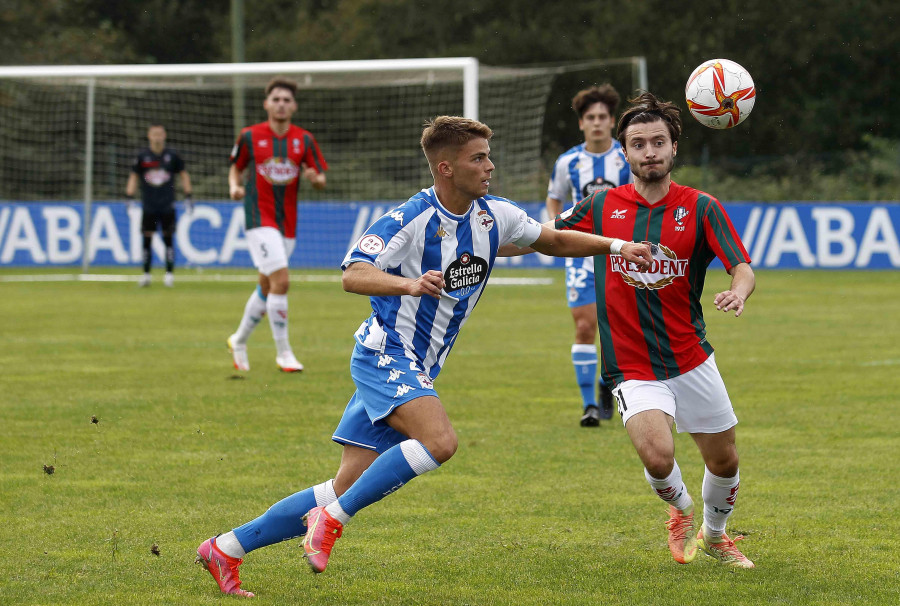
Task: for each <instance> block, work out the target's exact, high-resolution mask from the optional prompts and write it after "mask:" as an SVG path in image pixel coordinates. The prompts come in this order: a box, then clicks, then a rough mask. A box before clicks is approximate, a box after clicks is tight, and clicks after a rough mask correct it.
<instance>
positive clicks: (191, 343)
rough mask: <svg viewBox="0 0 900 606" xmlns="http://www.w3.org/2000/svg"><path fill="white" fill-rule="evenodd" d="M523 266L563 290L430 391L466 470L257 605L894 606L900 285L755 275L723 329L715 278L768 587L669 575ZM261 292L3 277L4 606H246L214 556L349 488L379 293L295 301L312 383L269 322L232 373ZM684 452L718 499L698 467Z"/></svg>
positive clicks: (278, 584) (495, 314) (457, 362)
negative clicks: (350, 454) (352, 437)
mask: <svg viewBox="0 0 900 606" xmlns="http://www.w3.org/2000/svg"><path fill="white" fill-rule="evenodd" d="M10 273H11V272H8V271H7V272H4V273H3V274H0V278H2V277H3V275H9V274H10ZM18 273H22V272H18ZM247 274H249V272H247ZM183 275H184V274H183ZM328 275H331V276H334V275H335V274H328ZM498 275H510V274H509V273H498ZM515 275H530V276H540V277H548V276H552V277H554V278H555V279H556V283H555V284H553V285H543V286H500V285H493V286H491V287H489V289H488V292H487V294H486V295H485V297H484V299H483V300H482V302H481V303H480V304H479V309H478V311H477V312H476V313H475V314H474V315H473V317H472V319H471V321H470V322H469V324H468V326H467V327H466V329H465V330H464V331H463V333H462V335H461V337H460V339H459V343H457V346H456V347H455V349H454V352H453V353H452V354H451V356H450V359H449V361H448V363H447V365H446V367H445V370H444V372H443V373H442V375H441V377H440V379H439V380H438V383H437V388H438V390H439V392H440V394H441V397H442V399H443V401H444V403H445V405H446V407H447V409H448V411H449V414H450V418H451V420H453V422H454V425H455V427H456V430H457V433H458V435H459V439H460V448H459V451H458V453H457V455H456V456H455V457H454V458H453V459H452V460H451V461H449V462H448V463H447V464H445V465H444V467H443V468H441V469H440V470H438V471H436V472H434V473H431V474H428V475H426V476H424V477H422V478H419V479H417V480H416V481H415V482H413V483H411V484H410V485H409V486H407V487H405V488H404V489H403V490H401V491H399V492H398V493H397V494H395V495H392V496H391V497H389V498H387V499H385V500H384V501H382V502H380V503H378V504H376V505H374V506H372V507H370V508H368V509H366V510H363V511H362V512H360V513H359V515H357V517H356V519H354V521H353V523H352V524H351V525H349V526H348V527H347V529H346V531H345V534H344V538H343V539H341V541H340V542H339V543H338V545H337V547H336V549H335V552H334V555H333V557H332V561H331V564H330V565H329V568H328V571H327V572H326V573H324V574H323V575H320V576H318V577H315V576H313V575H312V574H311V573H310V572H309V571H308V569H307V567H306V564H305V563H304V562H303V561H302V560H301V559H300V555H299V554H300V552H301V550H300V548H299V542H298V541H292V542H289V543H285V544H281V545H275V546H271V547H269V548H267V549H263V550H260V551H257V552H254V553H252V554H251V555H249V556H248V557H247V559H246V561H245V564H244V566H243V569H242V573H243V578H244V585H245V587H246V588H249V589H251V590H253V591H255V592H257V596H258V599H257V602H258V603H261V604H287V603H294V604H385V605H387V604H390V605H399V604H417V605H418V604H448V605H459V604H479V605H482V604H483V605H491V604H515V605H517V606H522V605H531V604H534V605H543V604H589V603H596V604H600V603H602V604H654V603H671V604H725V603H728V604H791V605H793V604H892V605H893V604H896V603H898V602H900V590H898V582H897V555H896V544H897V540H898V538H900V523H898V510H897V507H898V505H897V504H898V502H900V491H898V488H897V486H898V484H897V480H896V479H897V477H898V476H900V463H898V460H900V459H898V453H900V439H898V431H897V428H898V427H900V406H898V403H897V402H898V398H897V385H898V380H897V375H898V370H900V341H898V334H900V298H898V296H897V295H898V293H900V274H898V273H897V272H799V271H798V272H773V271H768V272H759V273H758V276H757V278H758V291H757V293H756V294H755V295H754V296H753V298H752V299H751V300H750V302H749V304H748V307H747V311H746V313H745V315H744V316H743V317H742V318H739V319H735V318H733V317H732V316H730V315H729V316H726V315H724V314H719V313H714V312H712V311H709V309H710V305H709V303H710V302H711V300H712V295H713V293H714V292H715V291H716V290H720V289H722V288H723V287H724V285H725V284H726V281H725V278H726V276H725V274H724V272H721V271H717V272H714V273H713V274H712V275H711V276H710V279H709V283H708V284H707V291H706V295H705V302H706V303H707V321H708V324H709V335H710V341H711V342H712V343H713V345H714V346H716V349H717V352H718V353H717V362H718V365H719V368H720V370H721V371H722V374H723V375H724V377H725V382H726V384H727V386H728V388H729V392H730V395H731V397H732V400H733V402H734V404H735V408H736V411H737V414H738V417H739V419H740V421H741V422H740V425H738V448H739V451H740V453H741V480H742V482H741V484H742V490H741V493H740V497H739V500H738V503H737V509H736V511H735V514H734V515H733V516H732V518H731V519H730V520H729V532H730V533H733V534H738V533H743V534H744V535H746V539H745V540H744V541H743V542H742V543H741V545H742V548H743V549H744V551H745V553H747V554H748V555H749V556H750V557H751V558H752V559H753V560H754V561H756V563H757V566H758V568H757V569H756V570H752V571H733V570H731V569H727V568H724V567H721V566H718V565H716V563H715V562H713V561H712V560H711V559H710V558H706V557H704V556H700V559H698V561H696V562H694V563H693V564H691V565H690V566H679V565H677V564H675V563H674V562H673V561H672V559H671V557H670V556H669V554H668V550H667V549H666V544H665V527H664V525H663V523H664V521H665V508H664V506H663V504H662V503H661V502H660V501H659V500H658V499H657V498H655V497H654V496H653V495H652V493H651V491H650V489H649V488H648V486H647V484H646V482H645V481H644V479H643V475H642V472H641V466H640V463H639V462H638V459H637V457H636V455H635V454H634V452H633V449H632V447H631V445H630V443H629V441H628V439H627V436H626V435H625V432H624V429H623V428H622V427H621V425H620V424H619V423H618V422H617V421H616V422H613V423H609V424H605V425H604V426H603V427H601V428H600V429H599V430H586V429H581V428H580V427H578V423H577V419H578V417H579V413H580V406H579V398H578V396H577V392H576V388H575V386H574V380H573V372H572V368H571V363H570V361H569V347H570V344H571V338H572V333H573V329H572V322H571V319H570V317H569V314H568V311H567V309H566V307H565V303H564V299H563V296H564V295H563V292H562V290H563V289H562V285H561V284H560V279H561V273H559V272H550V273H543V272H531V273H525V274H521V273H517V274H515ZM251 288H252V283H251V282H243V283H240V282H190V281H186V280H182V281H181V282H179V283H178V285H177V287H176V288H175V289H172V290H167V289H163V288H161V287H160V286H158V285H154V286H153V287H151V288H150V289H146V290H139V289H137V288H136V287H135V285H134V283H133V282H132V283H86V282H58V283H38V282H33V283H32V282H30V283H24V282H0V295H2V296H0V317H2V320H0V343H2V348H0V414H2V417H0V419H2V422H0V444H2V446H0V452H2V457H0V484H2V488H0V512H2V523H0V563H2V574H0V604H117V605H122V604H140V605H144V604H219V603H223V601H227V602H229V603H231V602H232V600H233V599H232V598H228V597H224V596H221V595H220V594H219V592H218V589H217V588H216V587H215V585H214V583H213V581H212V580H211V579H210V578H209V575H208V574H207V573H206V572H205V571H203V570H202V569H201V568H200V567H195V566H194V565H193V564H192V560H193V554H194V549H195V548H196V546H197V545H198V544H199V543H200V542H201V541H202V540H204V539H206V538H207V537H209V536H210V535H212V534H215V533H217V532H222V531H225V530H228V529H230V528H232V527H234V526H237V525H239V524H241V523H243V522H245V521H247V520H248V519H251V518H253V517H256V516H257V515H259V514H260V513H262V512H263V511H264V510H265V509H266V508H267V507H268V506H269V505H270V504H272V503H273V502H275V501H277V500H279V499H280V498H282V497H284V496H286V495H288V494H291V493H292V492H295V491H297V490H300V489H303V488H305V487H307V486H309V485H312V484H315V483H319V482H322V481H324V480H326V479H327V478H329V477H332V475H333V472H334V470H335V469H336V467H337V465H338V462H339V459H340V448H339V447H338V446H337V445H335V444H333V443H332V442H330V436H331V431H332V430H333V429H334V426H335V425H336V423H337V421H338V419H339V418H340V415H341V412H342V410H343V407H344V405H345V404H346V401H347V399H348V398H349V396H350V394H351V393H352V390H353V387H352V382H351V380H350V377H349V372H348V366H349V355H350V349H351V343H352V333H353V331H354V330H355V329H356V327H357V326H358V324H359V322H360V321H361V320H362V319H363V318H364V317H365V316H366V315H367V313H368V301H367V300H366V299H365V298H363V297H359V296H355V295H350V294H346V293H344V292H342V291H341V289H340V286H339V285H338V284H337V283H335V282H297V283H295V284H294V287H293V290H292V292H291V317H292V319H291V333H292V340H293V344H294V347H295V350H296V351H297V353H298V357H299V358H300V359H301V361H303V362H304V364H306V366H307V371H306V372H305V373H303V374H302V375H284V374H280V373H278V372H277V370H276V368H275V365H274V346H273V344H272V341H271V337H270V331H269V329H268V327H267V326H262V327H261V328H260V329H259V330H258V331H257V333H256V334H254V335H253V337H252V339H251V341H250V356H251V363H252V364H253V370H252V371H251V372H250V373H247V374H246V376H245V377H244V378H235V373H234V371H233V370H232V369H231V367H230V360H229V356H228V353H227V351H226V350H225V348H224V340H225V337H226V336H227V335H228V334H230V332H232V331H233V329H234V327H235V326H236V323H237V321H238V319H239V314H240V313H241V310H242V309H243V305H244V302H245V300H246V297H247V296H248V294H249V292H250V290H251ZM92 416H96V418H97V419H98V420H99V423H92V422H91V418H92ZM676 445H677V446H676V448H677V456H678V460H679V463H680V465H681V468H682V470H683V471H684V474H685V480H686V482H687V483H688V487H689V489H690V490H691V492H692V494H693V495H694V496H695V498H697V499H699V497H700V481H701V478H702V470H703V466H702V461H701V459H700V458H699V455H698V454H697V451H696V448H695V447H694V446H693V444H692V442H691V440H690V438H689V437H687V436H683V435H678V436H676ZM44 465H53V467H54V469H55V472H54V473H53V474H52V475H48V474H46V473H45V472H44V471H43V468H42V467H43V466H44ZM154 544H155V545H157V546H158V548H159V552H160V554H159V555H158V556H157V555H154V554H152V553H151V547H152V546H153V545H154Z"/></svg>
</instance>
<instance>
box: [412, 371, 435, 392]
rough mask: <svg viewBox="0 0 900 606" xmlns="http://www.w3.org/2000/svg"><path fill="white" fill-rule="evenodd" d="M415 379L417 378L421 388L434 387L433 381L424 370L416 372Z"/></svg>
mask: <svg viewBox="0 0 900 606" xmlns="http://www.w3.org/2000/svg"><path fill="white" fill-rule="evenodd" d="M416 379H418V380H419V385H421V386H422V388H423V389H432V388H433V387H434V381H432V380H431V377H429V376H428V375H426V374H425V373H424V372H420V373H419V374H417V375H416Z"/></svg>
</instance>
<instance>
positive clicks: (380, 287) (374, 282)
mask: <svg viewBox="0 0 900 606" xmlns="http://www.w3.org/2000/svg"><path fill="white" fill-rule="evenodd" d="M341 286H343V287H344V290H345V291H347V292H352V293H356V294H358V295H366V296H370V297H388V296H399V295H410V296H411V297H421V296H422V295H428V296H429V297H434V298H435V299H440V298H441V290H443V288H444V274H442V273H441V272H439V271H436V270H433V269H432V270H429V271H427V272H425V274H424V275H422V276H420V277H419V278H416V279H415V280H414V279H412V278H404V277H403V276H395V275H394V274H389V273H387V272H384V271H381V270H380V269H378V268H377V267H375V266H374V265H371V264H369V263H364V262H362V261H357V262H355V263H351V264H350V265H349V266H348V267H347V269H345V270H344V275H343V277H342V278H341Z"/></svg>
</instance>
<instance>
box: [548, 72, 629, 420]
mask: <svg viewBox="0 0 900 606" xmlns="http://www.w3.org/2000/svg"><path fill="white" fill-rule="evenodd" d="M618 106H619V93H617V92H616V89H615V88H613V87H612V86H611V85H609V84H603V85H601V86H592V87H590V88H586V89H584V90H581V91H579V92H578V94H576V95H575V97H574V98H573V99H572V109H573V110H575V114H576V115H577V116H578V128H579V129H580V130H581V132H582V133H584V142H583V143H579V144H578V145H576V146H575V147H573V148H571V149H569V150H568V151H566V152H565V153H563V154H561V155H560V156H559V158H557V160H556V162H555V163H554V165H553V172H552V173H551V175H550V185H549V187H548V189H547V213H548V215H549V217H550V218H551V219H552V218H553V217H556V216H557V215H558V214H559V213H560V212H562V210H563V203H564V201H566V200H571V203H572V204H575V203H577V202H578V201H579V200H582V199H584V198H587V197H588V196H590V195H591V194H593V193H596V192H598V191H604V190H606V189H610V188H612V187H617V186H619V185H624V184H626V183H631V181H632V177H631V170H630V169H629V168H628V163H627V162H625V155H624V153H623V152H622V146H621V145H619V142H618V141H616V140H615V139H613V137H612V129H613V124H614V122H615V115H616V108H617V107H618ZM566 300H567V301H568V304H569V309H570V310H571V312H572V319H573V320H574V321H575V343H574V344H573V345H572V365H573V366H574V367H575V380H576V382H577V383H578V388H579V389H580V390H581V399H582V416H581V426H582V427H597V426H598V425H600V419H611V418H612V411H613V405H612V393H611V392H610V390H609V387H607V385H606V384H605V383H604V382H603V379H602V378H601V379H600V380H599V383H598V385H597V394H598V397H595V395H594V393H595V392H594V383H595V382H597V380H598V379H597V346H596V340H597V305H596V302H597V297H596V294H595V293H594V259H593V258H592V257H584V258H577V259H566ZM598 404H599V406H598Z"/></svg>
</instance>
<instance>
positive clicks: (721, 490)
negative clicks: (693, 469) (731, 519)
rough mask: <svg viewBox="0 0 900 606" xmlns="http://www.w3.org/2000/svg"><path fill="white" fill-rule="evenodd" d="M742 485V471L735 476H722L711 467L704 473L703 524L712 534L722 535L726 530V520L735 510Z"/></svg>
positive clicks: (715, 535)
mask: <svg viewBox="0 0 900 606" xmlns="http://www.w3.org/2000/svg"><path fill="white" fill-rule="evenodd" d="M740 487H741V474H740V472H738V473H736V474H734V477H733V478H720V477H719V476H715V475H713V474H712V473H710V471H709V469H707V470H706V473H704V474H703V524H704V525H705V526H706V529H707V530H708V531H709V533H710V534H711V535H712V536H714V537H717V536H722V533H723V532H725V522H726V521H727V520H728V516H730V515H731V512H732V511H734V502H735V501H736V500H737V492H738V488H740Z"/></svg>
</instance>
